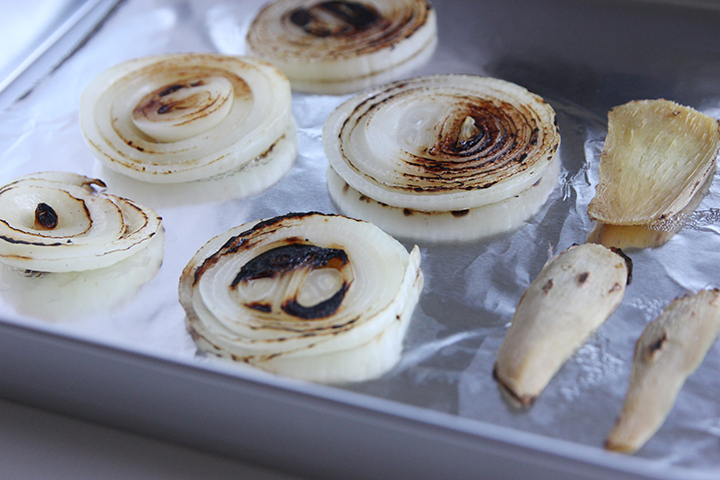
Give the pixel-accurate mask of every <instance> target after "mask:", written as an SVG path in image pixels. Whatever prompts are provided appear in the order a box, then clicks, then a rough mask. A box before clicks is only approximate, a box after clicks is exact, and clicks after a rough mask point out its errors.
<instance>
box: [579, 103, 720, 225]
mask: <svg viewBox="0 0 720 480" xmlns="http://www.w3.org/2000/svg"><path fill="white" fill-rule="evenodd" d="M718 149H720V130H719V128H718V121H717V120H715V119H714V118H712V117H709V116H707V115H705V114H702V113H700V112H698V111H696V110H694V109H692V108H690V107H685V106H682V105H678V104H677V103H674V102H670V101H668V100H638V101H632V102H629V103H626V104H624V105H620V106H617V107H615V108H613V109H612V110H610V112H609V114H608V134H607V138H606V140H605V146H604V147H603V152H602V154H601V156H600V167H599V181H598V186H597V190H596V193H595V197H594V198H593V199H592V201H591V202H590V205H589V206H588V215H589V216H590V218H591V219H592V220H597V221H599V222H603V223H608V224H613V225H648V226H649V225H652V224H653V223H654V222H658V221H663V220H666V219H669V218H672V217H673V216H675V215H677V214H678V213H679V212H681V211H682V210H683V209H684V208H685V207H686V206H687V205H688V204H689V203H690V201H691V199H692V198H693V197H694V196H695V194H696V193H697V192H698V190H700V189H701V188H702V186H703V185H704V184H705V182H706V180H707V178H708V177H709V176H711V175H712V173H713V172H714V171H715V162H716V158H717V154H718Z"/></svg>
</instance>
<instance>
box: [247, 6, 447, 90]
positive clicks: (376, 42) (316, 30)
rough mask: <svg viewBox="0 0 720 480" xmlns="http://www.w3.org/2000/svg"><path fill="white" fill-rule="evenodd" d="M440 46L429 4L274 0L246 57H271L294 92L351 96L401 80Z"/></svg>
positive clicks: (250, 38) (254, 27) (258, 21)
mask: <svg viewBox="0 0 720 480" xmlns="http://www.w3.org/2000/svg"><path fill="white" fill-rule="evenodd" d="M436 45H437V26H436V19H435V10H434V9H433V7H432V5H431V4H430V3H429V2H428V1H427V0H385V1H382V0H362V1H343V0H341V1H318V0H299V1H297V0H276V1H274V2H272V3H269V4H267V5H266V6H265V7H264V8H263V9H262V10H261V11H260V12H259V13H258V14H257V16H256V17H255V19H254V21H253V23H252V24H251V26H250V28H249V30H248V34H247V42H246V46H247V53H248V54H250V55H255V56H258V57H260V58H263V59H266V60H268V61H270V62H272V63H273V64H274V65H276V66H277V67H278V68H279V69H280V70H282V71H283V73H285V75H287V76H288V78H289V79H290V81H291V82H292V85H293V88H294V89H295V90H298V91H303V92H310V93H326V94H344V93H352V92H357V91H359V90H362V89H364V88H367V87H370V86H372V85H379V84H381V83H385V82H389V81H392V80H396V79H398V78H401V77H402V76H404V75H405V74H407V73H409V72H410V71H412V70H413V69H415V68H417V67H419V66H421V65H423V64H424V63H426V62H427V61H428V60H429V59H430V57H431V56H432V53H433V51H434V50H435V46H436Z"/></svg>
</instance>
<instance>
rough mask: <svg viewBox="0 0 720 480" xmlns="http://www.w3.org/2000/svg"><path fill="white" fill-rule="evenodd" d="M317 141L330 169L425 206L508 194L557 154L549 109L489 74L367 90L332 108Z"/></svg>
mask: <svg viewBox="0 0 720 480" xmlns="http://www.w3.org/2000/svg"><path fill="white" fill-rule="evenodd" d="M323 144H324V147H325V153H326V155H327V157H328V160H329V163H330V167H331V168H332V170H333V171H334V172H335V173H336V174H338V175H339V176H340V177H341V178H342V179H343V180H344V181H345V182H346V183H347V184H348V185H349V186H350V187H352V188H353V189H355V190H357V191H358V192H359V193H360V194H362V195H364V196H367V197H369V198H371V199H373V200H375V201H377V202H381V203H384V204H386V205H390V206H392V207H397V208H401V209H410V210H417V211H422V212H452V211H462V210H467V209H471V208H475V207H479V206H483V205H489V204H493V203H496V202H500V201H503V200H506V199H508V198H510V197H512V196H513V195H518V194H520V193H521V192H522V191H524V190H526V189H527V188H529V187H530V186H531V185H533V184H534V183H536V182H537V181H538V180H539V179H540V178H541V177H542V176H543V174H545V173H546V172H547V170H548V168H549V166H550V165H551V164H552V163H553V160H554V159H555V158H556V155H557V151H558V148H559V145H560V135H559V132H558V128H557V125H556V123H555V112H554V110H553V109H552V107H550V106H549V105H548V104H547V103H545V102H544V101H543V100H542V99H541V98H540V97H538V96H537V95H534V94H532V93H530V92H528V91H527V90H526V89H524V88H522V87H520V86H518V85H515V84H512V83H509V82H506V81H503V80H499V79H494V78H488V77H478V76H471V75H436V76H428V77H419V78H415V79H412V80H409V81H401V82H396V83H393V84H390V85H385V86H382V87H378V88H374V89H370V90H368V91H365V92H363V93H361V94H359V95H356V96H355V97H353V98H351V99H350V100H348V101H347V102H345V103H343V104H342V105H341V106H340V107H338V108H337V109H336V110H335V111H333V112H332V113H331V114H330V116H329V117H328V119H327V121H326V122H325V126H324V129H323Z"/></svg>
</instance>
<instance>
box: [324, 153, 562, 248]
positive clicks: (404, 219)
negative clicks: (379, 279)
mask: <svg viewBox="0 0 720 480" xmlns="http://www.w3.org/2000/svg"><path fill="white" fill-rule="evenodd" d="M559 173H560V161H559V159H557V158H556V159H555V160H554V161H553V163H552V164H551V165H550V167H549V168H548V169H547V171H546V172H545V174H544V175H543V176H542V177H540V179H539V180H537V181H536V182H535V183H534V184H532V185H530V186H529V187H527V188H526V189H525V190H523V191H522V192H520V193H518V194H517V195H513V196H511V197H509V198H506V199H505V200H501V201H499V202H495V203H491V204H488V205H481V206H479V207H474V208H469V209H466V210H454V211H451V212H423V211H420V210H411V209H408V208H398V207H391V206H390V205H387V204H384V203H380V202H377V201H375V200H373V199H371V198H369V197H367V196H365V195H362V194H361V193H359V192H358V191H357V190H355V189H353V188H352V187H350V186H349V185H348V184H347V183H345V181H343V179H342V178H340V177H339V176H338V175H337V174H336V173H335V172H334V171H333V170H332V169H328V172H327V181H328V190H329V191H330V197H331V198H332V200H333V201H334V202H335V204H336V205H337V206H338V208H339V209H340V211H342V212H343V213H345V214H346V215H349V216H351V217H355V218H371V219H372V221H373V223H374V224H375V225H377V226H378V227H380V228H382V229H383V230H384V231H385V232H387V233H389V234H390V235H393V236H395V237H402V238H412V239H415V240H418V241H426V242H446V241H461V242H464V241H470V240H478V239H481V238H487V237H491V236H493V235H498V234H502V233H505V232H508V231H512V230H515V229H517V228H520V227H522V226H523V225H524V224H525V222H526V221H527V220H528V219H530V218H531V217H532V216H533V215H535V214H536V213H537V212H538V211H539V209H540V207H541V206H542V205H543V204H545V202H546V201H547V199H548V197H549V196H550V194H551V193H552V191H553V190H554V189H555V186H556V185H557V180H558V175H559Z"/></svg>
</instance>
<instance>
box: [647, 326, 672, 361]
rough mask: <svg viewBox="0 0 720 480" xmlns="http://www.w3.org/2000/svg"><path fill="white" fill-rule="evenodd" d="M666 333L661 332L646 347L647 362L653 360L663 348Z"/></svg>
mask: <svg viewBox="0 0 720 480" xmlns="http://www.w3.org/2000/svg"><path fill="white" fill-rule="evenodd" d="M667 339H668V337H667V332H663V333H662V335H661V336H660V337H659V338H657V339H656V340H654V341H653V342H652V343H650V345H648V347H647V358H648V359H649V360H653V359H654V358H655V356H656V355H657V354H658V353H659V352H660V351H662V349H663V346H664V345H665V343H666V342H667Z"/></svg>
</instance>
